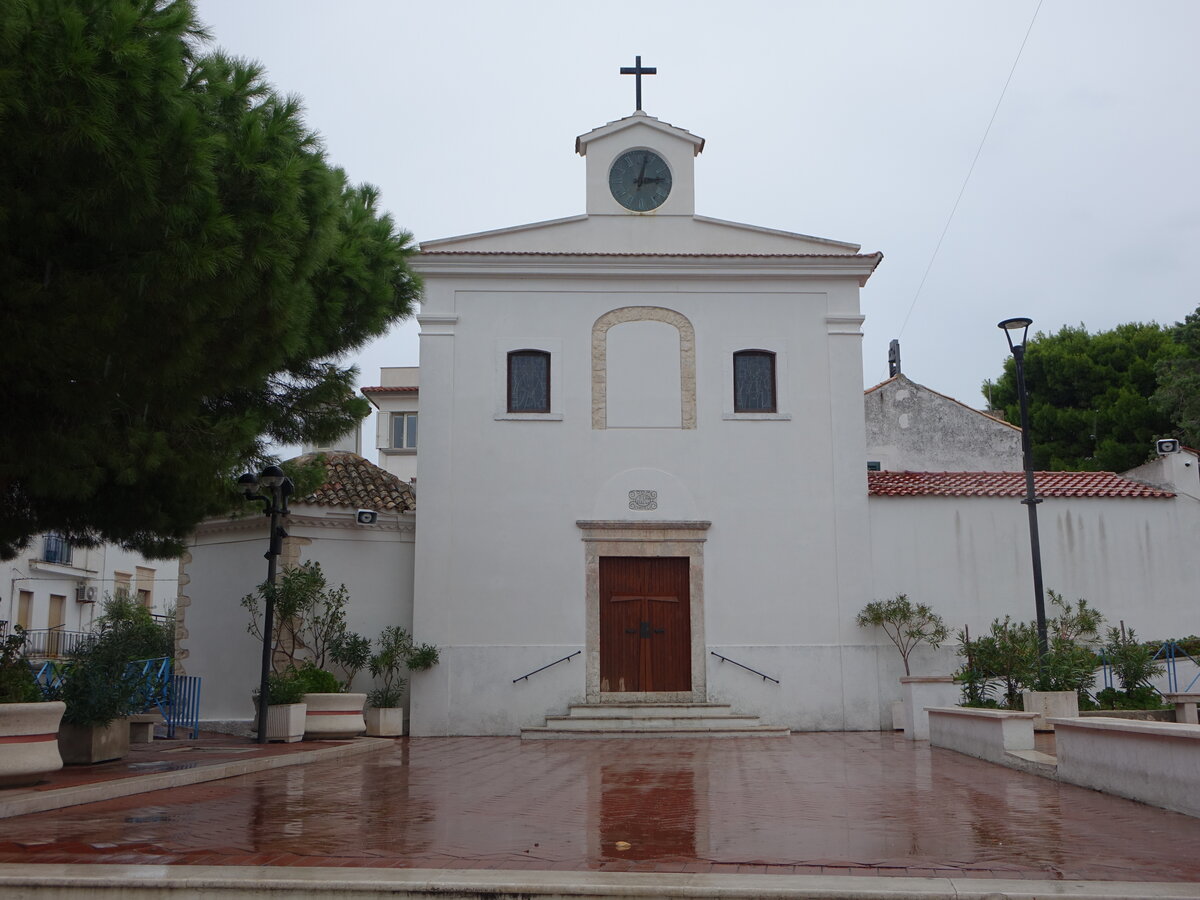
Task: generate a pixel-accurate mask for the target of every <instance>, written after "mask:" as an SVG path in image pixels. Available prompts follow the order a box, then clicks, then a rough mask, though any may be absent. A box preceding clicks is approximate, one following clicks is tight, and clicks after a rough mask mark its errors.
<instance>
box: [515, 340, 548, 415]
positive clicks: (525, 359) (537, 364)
mask: <svg viewBox="0 0 1200 900" xmlns="http://www.w3.org/2000/svg"><path fill="white" fill-rule="evenodd" d="M508 411H509V412H510V413H548V412H550V354H549V353H546V352H545V351H544V350H514V351H513V352H512V353H510V354H508Z"/></svg>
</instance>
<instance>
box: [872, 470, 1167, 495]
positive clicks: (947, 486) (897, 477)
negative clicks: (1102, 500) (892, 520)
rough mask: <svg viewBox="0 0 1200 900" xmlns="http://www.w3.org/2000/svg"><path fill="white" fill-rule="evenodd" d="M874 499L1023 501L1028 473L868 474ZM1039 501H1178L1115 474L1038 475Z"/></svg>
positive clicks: (1073, 473)
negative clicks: (1053, 499) (1124, 498)
mask: <svg viewBox="0 0 1200 900" xmlns="http://www.w3.org/2000/svg"><path fill="white" fill-rule="evenodd" d="M867 487H868V491H869V493H870V495H871V496H872V497H1023V496H1025V473H1024V472H868V473H867ZM1034 487H1035V488H1036V489H1037V493H1038V496H1039V497H1148V498H1164V497H1174V496H1175V495H1174V494H1173V493H1171V492H1170V491H1162V490H1158V489H1157V488H1152V487H1148V486H1147V485H1144V484H1140V483H1138V482H1136V481H1130V480H1129V479H1128V478H1122V477H1121V476H1120V475H1117V474H1116V473H1114V472H1035V473H1034Z"/></svg>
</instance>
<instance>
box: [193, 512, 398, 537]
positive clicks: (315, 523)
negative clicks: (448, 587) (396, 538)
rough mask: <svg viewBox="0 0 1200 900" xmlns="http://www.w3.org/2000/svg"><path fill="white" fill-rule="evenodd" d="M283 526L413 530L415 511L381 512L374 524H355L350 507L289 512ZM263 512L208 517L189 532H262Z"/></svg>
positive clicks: (344, 529) (265, 522)
mask: <svg viewBox="0 0 1200 900" xmlns="http://www.w3.org/2000/svg"><path fill="white" fill-rule="evenodd" d="M283 523H284V527H285V528H287V527H291V528H333V529H340V530H343V531H386V532H391V533H398V534H415V533H416V529H417V521H416V514H415V513H403V514H401V515H399V516H396V515H395V514H392V515H387V514H386V513H385V514H381V515H380V517H379V521H377V522H376V523H375V524H374V525H359V524H358V523H357V522H356V521H355V516H354V511H352V510H347V511H345V512H341V511H338V512H336V513H331V514H329V515H309V514H305V513H292V514H291V515H289V516H288V517H287V518H286V519H284V520H283ZM266 529H267V518H266V516H256V515H250V516H246V517H245V518H241V519H209V520H208V521H206V522H201V523H200V524H199V525H197V526H196V529H195V531H193V535H195V536H205V535H210V534H233V533H238V532H243V533H246V532H254V531H262V532H264V534H265V532H266Z"/></svg>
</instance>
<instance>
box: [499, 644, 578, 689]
mask: <svg viewBox="0 0 1200 900" xmlns="http://www.w3.org/2000/svg"><path fill="white" fill-rule="evenodd" d="M582 652H583V651H582V650H576V651H575V652H574V653H572V654H570V655H569V656H564V657H563V658H562V659H556V660H555V661H554V662H552V663H549V664H547V665H544V666H542V667H541V668H540V669H534V670H533V671H532V672H529V673H527V674H525V675H522V676H521V677H520V678H514V679H513V684H516V683H517V682H518V681H528V680H529V676H530V675H536V674H537V673H538V672H545V671H546V670H547V669H548V668H550V666H557V665H558V664H559V663H560V662H570V661H571V657H573V656H578V655H579V654H580V653H582Z"/></svg>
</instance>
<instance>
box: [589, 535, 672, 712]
mask: <svg viewBox="0 0 1200 900" xmlns="http://www.w3.org/2000/svg"><path fill="white" fill-rule="evenodd" d="M691 689H692V628H691V597H690V594H689V590H688V558H687V557H641V556H602V557H601V558H600V690H601V691H602V692H608V693H612V692H631V691H632V692H639V693H645V692H664V691H690V690H691Z"/></svg>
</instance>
